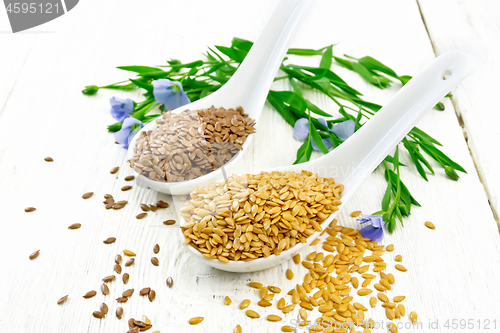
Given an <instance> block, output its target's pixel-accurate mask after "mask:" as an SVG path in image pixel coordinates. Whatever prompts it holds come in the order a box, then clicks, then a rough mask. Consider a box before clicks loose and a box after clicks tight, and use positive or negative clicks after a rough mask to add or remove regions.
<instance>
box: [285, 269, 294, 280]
mask: <svg viewBox="0 0 500 333" xmlns="http://www.w3.org/2000/svg"><path fill="white" fill-rule="evenodd" d="M286 278H287V279H288V280H291V279H293V272H292V270H291V269H287V270H286Z"/></svg>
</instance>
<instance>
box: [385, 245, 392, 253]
mask: <svg viewBox="0 0 500 333" xmlns="http://www.w3.org/2000/svg"><path fill="white" fill-rule="evenodd" d="M385 249H386V251H387V252H392V251H394V244H389V245H387V247H386V248H385Z"/></svg>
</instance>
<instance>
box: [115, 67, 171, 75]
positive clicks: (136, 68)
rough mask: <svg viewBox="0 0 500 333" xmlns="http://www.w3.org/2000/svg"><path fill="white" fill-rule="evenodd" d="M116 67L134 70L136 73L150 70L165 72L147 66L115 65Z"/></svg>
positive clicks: (149, 71)
mask: <svg viewBox="0 0 500 333" xmlns="http://www.w3.org/2000/svg"><path fill="white" fill-rule="evenodd" d="M116 68H118V69H121V70H124V71H129V72H135V73H138V74H144V73H152V72H165V71H164V70H162V69H161V68H157V67H149V66H120V67H116Z"/></svg>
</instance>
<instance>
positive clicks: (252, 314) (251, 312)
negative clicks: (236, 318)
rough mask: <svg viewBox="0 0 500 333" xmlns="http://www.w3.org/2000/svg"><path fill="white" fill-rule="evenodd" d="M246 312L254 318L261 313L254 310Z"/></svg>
mask: <svg viewBox="0 0 500 333" xmlns="http://www.w3.org/2000/svg"><path fill="white" fill-rule="evenodd" d="M245 314H246V315H247V317H250V318H252V319H255V318H260V315H259V314H258V313H257V312H255V311H254V310H247V311H246V312H245Z"/></svg>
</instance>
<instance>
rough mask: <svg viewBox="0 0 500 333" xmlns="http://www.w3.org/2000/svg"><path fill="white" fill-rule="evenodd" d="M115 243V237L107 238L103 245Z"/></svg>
mask: <svg viewBox="0 0 500 333" xmlns="http://www.w3.org/2000/svg"><path fill="white" fill-rule="evenodd" d="M115 241H116V238H115V237H109V238H106V239H105V240H104V241H103V243H104V244H112V243H114V242H115Z"/></svg>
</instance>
